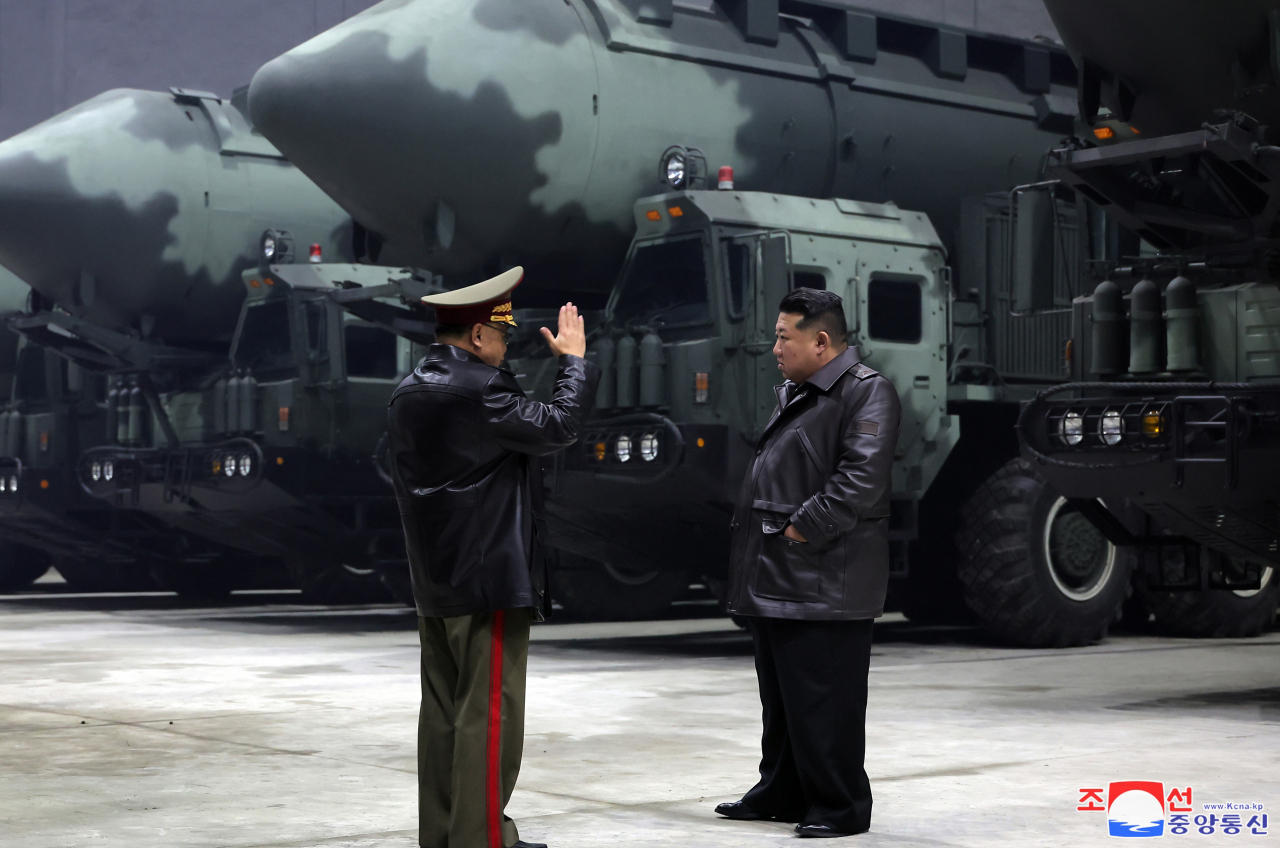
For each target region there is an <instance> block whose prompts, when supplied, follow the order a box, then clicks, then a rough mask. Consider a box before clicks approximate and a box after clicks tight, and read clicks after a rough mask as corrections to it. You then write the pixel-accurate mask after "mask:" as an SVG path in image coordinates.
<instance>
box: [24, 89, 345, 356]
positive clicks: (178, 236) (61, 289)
mask: <svg viewBox="0 0 1280 848" xmlns="http://www.w3.org/2000/svg"><path fill="white" fill-rule="evenodd" d="M282 228H283V229H284V230H285V231H287V232H288V238H282V239H281V240H280V241H281V244H282V245H286V246H287V242H288V241H290V240H291V241H292V243H293V249H294V250H297V251H306V252H310V251H311V250H312V248H311V245H313V244H315V245H319V250H320V252H321V253H322V255H323V257H324V258H325V259H326V260H332V261H344V260H345V261H350V256H351V237H352V228H351V223H350V220H349V218H348V217H347V216H346V214H345V213H344V212H343V211H342V210H341V209H340V208H339V207H338V206H337V205H336V204H335V203H333V202H332V201H331V200H329V199H328V198H327V197H326V196H325V195H324V194H323V193H322V192H321V191H320V190H319V189H318V188H317V187H316V186H315V185H314V184H313V183H312V182H311V181H310V180H308V179H307V178H306V177H305V176H303V175H302V174H301V173H299V172H298V170H297V169H296V168H294V167H293V166H292V165H290V164H289V163H288V162H286V161H285V160H284V158H283V157H282V156H281V155H280V153H279V151H277V150H276V149H275V148H274V147H273V146H272V145H271V144H270V143H269V142H267V141H266V140H265V139H264V138H262V137H261V136H260V135H258V134H256V133H255V132H253V130H252V128H251V127H250V126H249V124H248V122H247V120H246V119H245V117H244V116H243V114H242V113H241V111H240V110H239V109H238V108H237V107H235V106H234V105H232V103H231V102H230V101H227V100H223V99H222V98H219V97H216V96H214V95H211V94H205V93H202V92H190V91H184V90H181V89H175V90H171V91H169V92H154V91H135V90H124V89H121V90H115V91H108V92H106V93H105V94H102V95H99V96H98V97H95V98H93V99H91V100H88V101H86V102H84V103H82V104H80V105H79V106H76V107H74V108H72V109H70V110H68V111H66V112H63V113H62V114H60V115H57V116H55V117H53V118H51V119H49V120H48V121H45V122H44V123H42V124H39V125H37V126H35V127H33V128H31V129H29V130H27V131H25V132H22V133H19V134H18V135H16V136H13V137H12V138H9V139H7V140H5V141H4V142H0V264H2V265H4V266H5V267H7V268H8V269H9V270H10V271H12V272H13V273H15V274H17V275H18V276H19V277H20V278H21V279H22V280H24V281H25V282H27V283H28V284H29V285H30V286H31V287H32V288H33V289H34V290H35V291H36V292H38V293H39V295H40V296H41V297H42V298H44V299H45V300H47V301H49V302H52V303H55V304H57V305H59V306H61V307H62V308H63V309H65V310H66V311H68V312H71V313H73V314H74V315H77V316H81V317H83V318H85V319H86V320H88V321H91V322H93V323H95V324H99V325H101V326H103V327H106V328H108V329H111V330H115V331H119V332H131V333H133V334H135V335H140V336H142V337H151V338H159V339H164V340H166V341H168V342H169V343H176V344H183V345H191V346H197V347H200V346H209V345H218V344H225V343H227V342H228V341H229V340H230V338H231V335H232V333H233V332H234V330H235V326H236V319H237V317H238V315H239V311H240V305H241V303H242V302H243V300H244V285H243V283H242V281H241V276H240V275H241V272H242V271H244V270H245V269H246V268H248V267H252V266H255V265H257V264H258V263H259V262H260V261H261V260H260V256H259V253H260V250H261V248H262V241H263V235H264V232H265V231H266V230H268V229H282ZM307 258H308V257H307V256H305V255H303V256H302V257H301V261H306V259H307Z"/></svg>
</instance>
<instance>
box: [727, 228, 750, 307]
mask: <svg viewBox="0 0 1280 848" xmlns="http://www.w3.org/2000/svg"><path fill="white" fill-rule="evenodd" d="M725 251H726V253H725V259H726V261H727V262H728V265H729V314H730V315H732V316H734V317H735V318H738V317H741V316H742V313H743V310H744V309H745V308H746V304H747V288H748V287H749V286H750V285H751V245H750V244H749V243H746V242H740V241H726V242H725Z"/></svg>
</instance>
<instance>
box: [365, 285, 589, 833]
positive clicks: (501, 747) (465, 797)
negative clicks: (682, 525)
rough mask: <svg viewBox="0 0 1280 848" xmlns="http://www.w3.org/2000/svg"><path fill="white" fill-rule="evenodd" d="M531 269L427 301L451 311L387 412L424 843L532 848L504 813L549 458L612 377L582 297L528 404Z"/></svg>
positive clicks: (517, 750)
mask: <svg viewBox="0 0 1280 848" xmlns="http://www.w3.org/2000/svg"><path fill="white" fill-rule="evenodd" d="M523 273H524V272H523V270H522V269H521V268H513V269H511V270H510V271H507V272H506V273H504V274H501V275H499V276H497V277H494V278H493V279H491V280H486V281H485V282H483V283H478V284H477V285H474V286H469V287H467V288H464V289H459V290H457V291H452V292H447V293H445V294H440V295H430V296H427V297H424V298H423V299H422V300H423V302H424V303H427V304H429V305H431V306H434V307H435V309H436V318H437V326H436V339H437V344H433V345H430V346H429V347H428V348H427V353H426V356H425V357H423V359H422V361H421V362H419V363H418V366H417V367H416V368H415V369H414V371H413V373H412V374H410V375H409V376H408V377H406V378H405V380H404V381H403V382H402V383H401V384H400V386H399V388H397V389H396V391H395V393H394V394H393V395H392V396H391V403H390V406H389V408H388V412H387V429H388V433H389V436H390V443H391V466H392V479H393V482H394V484H395V491H396V499H397V500H398V501H399V504H400V515H401V519H402V522H403V524H404V535H405V545H406V547H407V549H408V554H409V568H410V573H411V576H412V579H413V595H414V600H415V602H416V604H417V608H418V632H419V635H420V638H421V643H422V709H421V712H420V714H419V718H418V815H419V823H418V827H419V842H420V844H421V845H422V848H512V846H527V845H529V843H524V842H521V841H520V837H519V834H518V833H517V832H516V826H515V823H514V822H513V821H511V820H510V819H508V818H507V817H506V816H505V815H504V814H503V810H504V809H505V807H506V804H507V800H508V799H509V798H510V797H511V790H512V789H513V788H514V786H515V782H516V777H517V775H518V774H519V772H520V754H521V749H522V747H523V744H524V694H525V666H526V661H527V659H528V654H529V622H530V621H531V620H539V619H541V618H542V615H543V613H544V611H546V610H548V609H549V608H550V604H549V600H548V597H547V594H546V586H547V574H546V567H545V564H544V562H543V559H542V557H541V554H540V550H539V543H538V536H537V531H536V520H535V519H536V516H535V514H534V513H535V498H534V496H533V495H534V487H535V486H538V485H540V480H539V479H537V478H536V475H537V474H538V468H537V464H536V461H535V460H534V458H535V457H539V456H545V455H547V454H550V453H554V452H555V451H557V450H560V449H561V448H564V447H566V446H568V445H571V444H573V442H574V441H576V440H577V438H578V428H579V426H580V425H581V423H582V420H583V419H584V418H585V417H586V416H587V414H588V413H589V412H590V410H591V405H592V403H593V401H594V398H595V390H596V384H597V382H598V381H599V378H600V372H599V369H598V368H597V367H596V366H595V365H594V364H592V363H590V362H588V361H587V360H586V359H584V358H583V357H584V355H585V353H586V334H585V333H584V328H583V319H582V317H581V316H580V315H579V314H578V310H577V307H575V306H574V305H573V304H572V303H567V304H565V305H564V306H562V307H561V308H560V325H559V331H558V332H557V333H556V334H554V335H553V334H552V333H551V331H550V330H548V329H547V328H545V327H544V328H542V334H543V336H544V337H545V338H546V340H547V344H548V346H549V347H550V348H551V351H552V353H554V354H555V355H556V356H557V357H559V365H560V369H559V372H558V374H557V377H556V385H555V392H554V397H553V399H552V401H551V403H546V404H544V403H538V402H536V401H531V400H529V399H528V398H526V397H525V394H524V392H523V391H522V390H521V389H520V386H519V385H518V384H517V383H516V379H515V376H514V375H513V374H511V372H510V371H507V370H504V369H503V368H501V367H500V366H501V365H502V361H503V359H504V358H505V357H506V351H507V338H508V336H509V335H510V333H511V331H512V329H514V328H515V326H516V325H515V320H514V316H513V315H512V311H511V298H510V294H511V291H512V289H514V288H515V287H516V286H517V285H519V283H520V281H521V279H522V278H523ZM543 848H545V846H543Z"/></svg>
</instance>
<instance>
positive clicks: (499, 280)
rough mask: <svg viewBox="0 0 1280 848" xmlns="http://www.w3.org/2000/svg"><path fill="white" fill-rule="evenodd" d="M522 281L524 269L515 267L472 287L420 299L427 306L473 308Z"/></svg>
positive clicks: (495, 297) (504, 292)
mask: <svg viewBox="0 0 1280 848" xmlns="http://www.w3.org/2000/svg"><path fill="white" fill-rule="evenodd" d="M522 280H524V268H522V267H521V266H519V265H517V266H516V267H514V268H512V269H510V270H509V271H503V272H502V273H501V274H499V275H498V276H496V277H490V278H489V279H487V280H485V281H484V282H480V283H476V284H475V285H474V286H466V287H465V288H460V289H454V290H453V291H449V292H441V293H440V294H429V295H427V296H426V297H424V298H423V299H422V302H423V303H425V304H426V305H427V306H474V305H476V304H477V303H487V302H489V301H491V300H498V299H500V298H502V297H503V296H504V295H507V294H510V293H511V291H512V290H513V289H514V288H515V287H516V286H518V285H520V283H521V281H522Z"/></svg>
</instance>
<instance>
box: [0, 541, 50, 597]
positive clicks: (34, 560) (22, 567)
mask: <svg viewBox="0 0 1280 848" xmlns="http://www.w3.org/2000/svg"><path fill="white" fill-rule="evenodd" d="M52 564H53V563H52V561H51V560H50V559H49V555H48V554H46V553H45V552H44V551H41V550H37V549H35V548H29V547H27V546H26V545H17V544H14V543H13V542H0V592H14V591H17V590H18V589H25V588H27V587H28V586H30V585H31V584H32V583H34V582H36V581H37V580H39V579H40V578H41V577H43V576H44V573H45V572H46V571H48V570H49V566H50V565H52Z"/></svg>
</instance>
